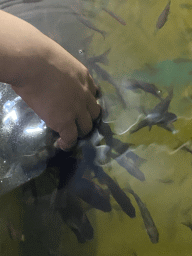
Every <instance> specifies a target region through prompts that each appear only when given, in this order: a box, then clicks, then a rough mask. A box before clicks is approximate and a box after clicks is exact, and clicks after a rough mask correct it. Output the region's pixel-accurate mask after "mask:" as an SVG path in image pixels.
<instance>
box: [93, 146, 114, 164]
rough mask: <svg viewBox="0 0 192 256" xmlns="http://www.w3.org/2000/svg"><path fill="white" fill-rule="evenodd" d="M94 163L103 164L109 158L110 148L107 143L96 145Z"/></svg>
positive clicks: (107, 161)
mask: <svg viewBox="0 0 192 256" xmlns="http://www.w3.org/2000/svg"><path fill="white" fill-rule="evenodd" d="M96 151H97V152H96V159H95V161H96V163H97V164H99V165H104V164H107V163H109V162H110V160H111V153H110V152H111V149H110V147H109V146H107V145H100V146H97V147H96Z"/></svg>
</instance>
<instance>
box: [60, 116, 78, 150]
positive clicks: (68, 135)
mask: <svg viewBox="0 0 192 256" xmlns="http://www.w3.org/2000/svg"><path fill="white" fill-rule="evenodd" d="M59 135H60V137H61V138H60V140H58V145H59V147H60V148H61V149H62V150H66V151H69V150H70V149H71V148H72V147H74V146H75V145H76V143H77V137H78V131H77V126H76V124H75V121H74V123H72V124H70V125H68V126H65V128H64V129H63V130H62V131H61V132H60V133H59Z"/></svg>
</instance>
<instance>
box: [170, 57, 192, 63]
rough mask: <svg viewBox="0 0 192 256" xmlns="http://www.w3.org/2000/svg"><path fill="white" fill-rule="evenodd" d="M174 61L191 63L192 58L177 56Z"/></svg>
mask: <svg viewBox="0 0 192 256" xmlns="http://www.w3.org/2000/svg"><path fill="white" fill-rule="evenodd" d="M173 62H174V63H176V64H180V63H189V62H192V60H191V59H185V58H177V59H174V60H173Z"/></svg>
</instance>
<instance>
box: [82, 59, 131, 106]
mask: <svg viewBox="0 0 192 256" xmlns="http://www.w3.org/2000/svg"><path fill="white" fill-rule="evenodd" d="M87 65H88V67H89V69H91V70H92V69H93V70H94V71H95V73H96V74H97V75H98V76H99V77H101V78H102V80H104V81H107V82H108V83H110V84H112V85H113V86H114V88H115V89H116V92H117V96H118V97H119V99H120V101H121V103H122V105H123V107H124V108H126V106H127V104H126V102H125V100H124V99H123V96H122V92H121V90H120V87H119V85H118V84H117V83H116V82H115V81H114V80H113V78H112V76H111V75H110V74H109V73H108V72H107V71H106V70H105V69H103V68H101V67H100V66H99V65H98V64H96V63H95V62H90V61H89V59H88V60H87Z"/></svg>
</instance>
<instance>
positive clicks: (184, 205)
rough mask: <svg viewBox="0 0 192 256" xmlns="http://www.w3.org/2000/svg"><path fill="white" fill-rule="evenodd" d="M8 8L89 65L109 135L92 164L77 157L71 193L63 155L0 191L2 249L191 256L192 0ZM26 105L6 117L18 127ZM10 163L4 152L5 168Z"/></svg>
mask: <svg viewBox="0 0 192 256" xmlns="http://www.w3.org/2000/svg"><path fill="white" fill-rule="evenodd" d="M0 4H1V5H0V6H1V7H2V9H4V10H5V11H8V12H10V13H12V14H15V15H17V16H18V17H21V18H23V19H25V20H27V21H29V22H30V23H31V24H33V25H34V26H36V27H37V28H39V29H40V30H41V31H42V32H43V33H45V34H46V35H47V36H49V37H51V38H52V39H53V40H55V41H57V42H58V43H59V44H61V45H62V46H63V47H64V48H65V49H66V50H68V51H69V52H70V53H71V54H72V55H73V56H74V57H76V58H77V59H79V60H80V61H81V62H82V63H83V64H84V65H85V66H86V67H87V68H88V69H89V72H90V74H91V75H92V77H93V78H94V81H95V83H96V84H98V85H99V86H100V87H101V89H102V94H103V96H102V98H101V99H100V100H99V103H100V104H101V105H102V107H103V109H104V116H103V122H104V123H103V130H102V128H100V131H99V132H98V133H97V134H96V137H95V138H94V139H92V141H95V142H92V144H93V143H96V144H95V145H96V146H97V150H96V152H95V153H94V152H93V155H94V154H95V155H96V160H97V161H96V162H94V164H93V163H91V161H90V163H89V164H90V165H89V166H88V167H87V165H86V164H87V163H88V162H89V161H88V159H87V160H86V161H87V162H86V161H85V162H83V161H84V160H83V161H82V162H81V165H80V166H79V167H78V168H79V169H78V170H80V171H79V172H80V173H81V174H82V170H83V172H84V173H83V177H78V182H77V179H75V178H73V179H72V180H71V183H70V185H69V186H68V187H67V190H64V192H63V193H60V192H59V191H57V189H56V188H57V187H58V186H60V187H59V188H61V187H62V186H61V180H62V179H63V180H64V177H61V176H62V175H61V173H62V171H63V170H66V169H67V164H68V165H69V164H72V163H71V162H70V160H68V161H69V162H67V160H66V162H65V161H63V163H62V168H63V169H62V168H61V167H59V165H58V162H56V163H53V164H52V166H51V167H49V168H48V169H47V170H46V172H44V173H43V174H42V175H41V176H40V177H38V178H36V179H35V180H34V183H26V184H27V185H26V184H25V185H26V186H27V187H22V188H19V189H16V190H15V192H14V191H13V192H11V193H10V194H7V195H5V196H3V197H2V199H1V202H2V204H3V205H5V207H3V209H2V214H1V219H2V221H1V223H0V229H1V234H3V235H2V236H3V239H2V243H1V255H7V253H8V252H9V249H8V248H9V247H10V248H14V250H15V251H17V249H18V248H17V246H19V247H20V249H21V250H22V251H23V255H68V256H70V255H98V256H102V255H105V256H106V255H130V256H131V255H138V256H139V255H142V256H145V255H153V256H155V255H179V256H180V255H182V256H183V255H191V251H192V246H191V242H190V241H191V236H192V233H191V227H192V224H191V223H192V215H191V214H192V213H191V209H192V196H191V185H192V177H191V168H192V167H191V162H192V161H191V157H192V156H191V153H192V150H191V148H192V147H191V137H192V135H191V131H192V122H191V120H192V117H191V114H192V105H191V98H192V96H191V95H192V91H191V85H192V84H191V83H192V80H191V73H192V62H191V61H192V41H191V31H192V16H191V12H192V8H191V6H192V5H191V4H190V3H189V2H184V1H182V0H177V1H167V0H165V1H160V2H157V1H155V0H151V1H144V0H120V1H108V0H106V1H105V0H78V1H75V0H73V1H71V0H70V1H69V0H68V1H61V0H57V1H54V3H53V1H51V0H42V1H27V0H26V1H21V0H15V1H8V0H7V1H0ZM0 97H1V100H3V94H1V95H0ZM18 98H19V97H18ZM18 103H19V101H18V102H16V101H14V102H13V101H12V100H11V99H7V101H6V103H5V104H4V106H3V108H2V110H1V112H2V113H3V115H2V113H1V116H2V117H4V119H3V118H2V121H1V122H4V123H7V122H9V123H14V122H17V115H18V114H17V112H16V111H15V112H14V110H13V109H14V104H16V105H17V104H18ZM5 114H6V115H5ZM29 119H30V118H29ZM173 123H174V124H173ZM107 124H108V125H107ZM105 125H106V126H105ZM109 125H110V126H109ZM43 127H44V126H43V123H40V126H39V128H38V127H34V129H32V128H31V129H26V130H25V132H26V133H27V134H31V132H32V133H33V132H39V131H40V129H43ZM99 136H100V137H99ZM18 147H19V146H18ZM89 150H90V152H91V148H89ZM93 151H94V150H93ZM84 153H85V152H84ZM79 154H80V158H81V157H82V153H81V152H80V153H79ZM83 157H84V158H86V153H85V154H83ZM77 159H78V158H77ZM77 159H76V160H77ZM93 159H94V157H93ZM57 161H58V160H57ZM78 161H79V160H78ZM92 162H93V161H92ZM78 163H79V162H78ZM6 164H7V163H4V161H3V158H2V159H0V165H1V168H2V169H3V170H6V171H7V169H8V167H7V165H6ZM98 164H99V165H100V166H102V168H103V169H102V168H101V169H98ZM77 166H78V165H77ZM72 169H74V166H72ZM84 169H85V170H84ZM88 169H92V170H94V171H93V172H92V173H91V174H90V172H89V170H88ZM58 173H59V174H58ZM74 177H75V176H74ZM65 178H66V177H65ZM79 178H80V179H79ZM58 184H59V185H58ZM74 188H76V189H75V192H74ZM60 191H62V190H60ZM16 193H17V195H18V197H17V200H18V202H20V204H16V205H15V204H14V202H15V201H14V200H15V198H16V197H15V195H16ZM71 193H72V194H71ZM74 193H75V195H74ZM77 195H78V197H77ZM55 202H56V206H55ZM13 205H14V207H15V216H17V218H14V217H15V216H13V212H14V210H13ZM55 207H56V209H57V213H55V212H54V211H53V209H55ZM21 209H24V211H25V214H24V217H23V216H22V213H21V211H22V210H21ZM131 209H132V211H130V210H131ZM6 212H7V213H8V214H7V215H10V216H8V217H7V216H6V214H5V213H6ZM58 212H59V214H58ZM33 213H34V214H33ZM135 215H136V217H135ZM130 217H131V218H130ZM134 217H135V218H134ZM19 218H21V219H22V220H23V221H20V222H21V223H22V224H21V226H19V224H18V223H19ZM29 220H31V222H30V221H29ZM12 222H15V223H12ZM78 241H79V243H78ZM83 242H85V243H84V244H81V243H83ZM7 244H8V245H9V246H6V245H7ZM138 245H139V246H138ZM18 250H19V249H18ZM9 255H10V254H9Z"/></svg>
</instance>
